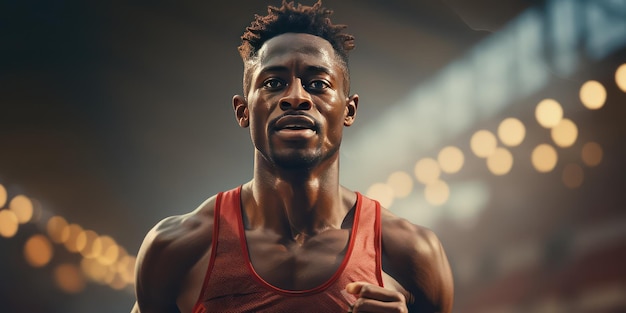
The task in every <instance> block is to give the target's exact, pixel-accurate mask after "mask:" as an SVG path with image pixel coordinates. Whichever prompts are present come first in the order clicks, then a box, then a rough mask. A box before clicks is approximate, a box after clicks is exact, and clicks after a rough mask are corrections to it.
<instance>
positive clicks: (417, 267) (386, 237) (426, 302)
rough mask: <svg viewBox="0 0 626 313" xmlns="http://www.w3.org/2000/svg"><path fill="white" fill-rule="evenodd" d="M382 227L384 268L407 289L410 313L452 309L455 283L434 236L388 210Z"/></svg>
mask: <svg viewBox="0 0 626 313" xmlns="http://www.w3.org/2000/svg"><path fill="white" fill-rule="evenodd" d="M382 230H383V239H382V240H383V270H384V271H385V272H386V273H388V274H389V275H390V276H391V277H392V278H394V279H395V280H396V281H397V282H398V283H399V284H400V285H401V286H402V287H403V288H404V289H406V290H407V291H408V292H409V296H408V297H407V298H408V299H407V306H408V309H409V312H442V313H449V312H451V311H452V303H453V297H454V283H453V278H452V273H451V270H450V265H449V263H448V259H447V256H446V254H445V252H444V249H443V247H442V246H441V243H440V241H439V239H438V238H437V236H436V235H435V234H434V233H433V232H432V231H430V230H429V229H426V228H423V227H420V226H416V225H413V224H411V223H409V222H408V221H406V220H404V219H401V218H398V217H395V216H393V215H391V213H389V212H388V211H387V212H386V213H385V214H384V217H383V224H382Z"/></svg>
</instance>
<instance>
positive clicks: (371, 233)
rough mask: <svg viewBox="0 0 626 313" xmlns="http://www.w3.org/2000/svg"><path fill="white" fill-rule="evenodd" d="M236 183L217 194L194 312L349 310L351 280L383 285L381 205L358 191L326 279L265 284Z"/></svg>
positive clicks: (351, 297) (351, 300) (352, 301)
mask: <svg viewBox="0 0 626 313" xmlns="http://www.w3.org/2000/svg"><path fill="white" fill-rule="evenodd" d="M240 194H241V187H238V188H235V189H232V190H230V191H227V192H223V193H220V194H218V196H217V199H216V203H215V221H214V225H213V227H214V229H213V246H212V250H211V258H210V260H209V266H208V269H207V273H206V277H205V278H204V284H203V286H202V290H201V292H200V296H199V298H198V301H197V302H196V305H195V306H194V309H193V312H194V313H207V312H289V313H293V312H302V313H304V312H316V313H319V312H324V313H325V312H348V311H349V309H350V305H351V304H352V303H354V301H356V298H355V296H353V295H351V294H348V293H347V292H345V290H344V289H345V286H346V285H347V284H348V283H350V282H354V281H365V282H369V283H371V284H375V285H378V286H381V287H382V286H383V280H382V267H381V229H380V204H379V203H378V202H376V201H375V200H372V199H369V198H367V197H365V196H362V195H361V194H360V193H358V192H357V193H356V194H357V201H356V211H355V214H354V223H353V227H352V232H351V235H350V239H349V240H350V242H349V243H348V249H347V252H346V255H345V257H344V260H343V262H342V263H341V264H340V265H339V268H338V269H337V271H336V272H335V274H334V275H333V276H332V277H331V278H330V279H328V281H326V282H325V283H323V284H321V285H319V286H317V287H315V288H313V289H309V290H284V289H280V288H277V287H274V286H272V285H270V284H269V283H267V282H265V281H264V280H263V278H261V277H260V276H259V275H258V274H257V273H256V272H255V271H254V268H253V267H252V263H251V262H250V258H249V255H248V248H247V246H246V237H245V231H244V227H243V222H242V215H241V212H242V208H241V200H240V199H241V198H240Z"/></svg>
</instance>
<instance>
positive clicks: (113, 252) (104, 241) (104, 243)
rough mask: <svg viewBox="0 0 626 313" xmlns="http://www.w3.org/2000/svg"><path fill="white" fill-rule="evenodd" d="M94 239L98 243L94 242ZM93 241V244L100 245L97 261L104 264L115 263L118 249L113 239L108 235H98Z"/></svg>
mask: <svg viewBox="0 0 626 313" xmlns="http://www.w3.org/2000/svg"><path fill="white" fill-rule="evenodd" d="M95 241H98V242H99V243H95ZM95 241H94V244H97V245H101V247H102V250H101V253H100V255H98V256H97V259H98V261H99V262H100V263H102V264H104V265H111V264H113V263H115V261H117V258H118V256H119V253H120V251H119V250H120V249H119V247H118V245H117V243H116V242H115V240H114V239H113V238H111V237H110V236H107V235H104V236H99V237H98V238H96V240H95Z"/></svg>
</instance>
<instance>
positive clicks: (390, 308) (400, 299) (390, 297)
mask: <svg viewBox="0 0 626 313" xmlns="http://www.w3.org/2000/svg"><path fill="white" fill-rule="evenodd" d="M346 291H347V292H348V293H350V294H353V295H356V296H357V298H358V299H357V300H356V302H354V305H353V306H352V311H350V312H355V313H356V312H359V313H365V312H371V313H375V312H401V313H406V312H409V309H408V308H407V306H406V298H405V297H404V295H403V294H401V293H399V292H397V291H393V290H389V289H385V288H383V287H379V286H376V285H372V284H368V283H364V282H354V283H349V284H348V285H346Z"/></svg>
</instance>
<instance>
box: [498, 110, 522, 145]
mask: <svg viewBox="0 0 626 313" xmlns="http://www.w3.org/2000/svg"><path fill="white" fill-rule="evenodd" d="M524 137H526V127H524V124H523V123H522V122H521V121H520V120H518V119H516V118H514V117H509V118H506V119H504V120H503V121H502V122H500V125H498V138H500V141H502V143H503V144H505V145H507V146H509V147H516V146H519V145H520V144H521V143H522V141H524Z"/></svg>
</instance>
